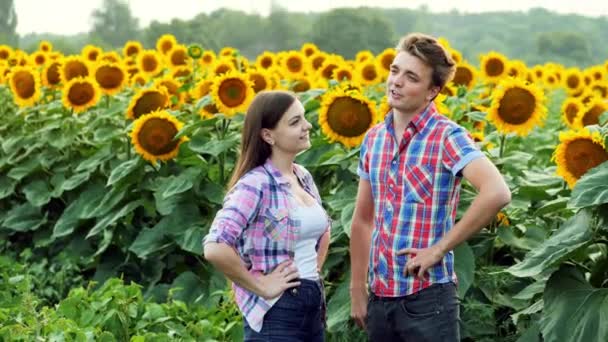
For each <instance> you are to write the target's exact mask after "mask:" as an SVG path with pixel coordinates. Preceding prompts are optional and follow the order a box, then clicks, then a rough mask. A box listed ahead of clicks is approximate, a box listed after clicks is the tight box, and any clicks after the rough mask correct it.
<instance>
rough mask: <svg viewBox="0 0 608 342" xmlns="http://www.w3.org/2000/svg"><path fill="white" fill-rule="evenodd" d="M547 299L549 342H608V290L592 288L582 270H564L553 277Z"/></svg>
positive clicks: (545, 324)
mask: <svg viewBox="0 0 608 342" xmlns="http://www.w3.org/2000/svg"><path fill="white" fill-rule="evenodd" d="M543 300H544V310H543V314H542V318H541V320H540V326H541V331H542V333H543V337H544V340H545V341H546V342H552V341H560V342H562V341H563V342H568V341H573V342H574V341H585V342H595V341H597V342H605V341H608V289H606V288H602V289H598V288H594V287H592V286H591V285H589V283H588V282H587V281H586V280H585V276H584V274H583V273H582V272H581V271H580V270H578V269H576V268H575V267H573V266H563V267H561V268H560V269H559V270H558V271H557V272H555V273H554V274H553V275H552V276H551V278H549V281H548V282H547V286H546V288H545V293H544V296H543Z"/></svg>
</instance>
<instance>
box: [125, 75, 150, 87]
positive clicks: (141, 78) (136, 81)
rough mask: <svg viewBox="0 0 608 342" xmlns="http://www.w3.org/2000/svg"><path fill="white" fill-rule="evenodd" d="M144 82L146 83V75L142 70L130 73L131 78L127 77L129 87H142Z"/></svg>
mask: <svg viewBox="0 0 608 342" xmlns="http://www.w3.org/2000/svg"><path fill="white" fill-rule="evenodd" d="M146 83H148V75H146V74H145V73H143V72H137V73H135V74H133V75H131V78H129V85H130V86H131V87H135V86H139V87H143V86H145V85H146Z"/></svg>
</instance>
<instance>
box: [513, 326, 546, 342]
mask: <svg viewBox="0 0 608 342" xmlns="http://www.w3.org/2000/svg"><path fill="white" fill-rule="evenodd" d="M516 342H541V338H540V327H539V326H538V322H536V321H535V322H533V323H532V325H531V326H530V327H528V329H527V330H526V331H525V332H524V333H523V334H521V336H520V337H519V339H518V340H517V341H516Z"/></svg>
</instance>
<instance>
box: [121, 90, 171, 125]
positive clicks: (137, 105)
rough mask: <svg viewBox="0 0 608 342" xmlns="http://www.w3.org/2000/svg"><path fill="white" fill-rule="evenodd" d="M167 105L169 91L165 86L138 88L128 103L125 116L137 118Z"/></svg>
mask: <svg viewBox="0 0 608 342" xmlns="http://www.w3.org/2000/svg"><path fill="white" fill-rule="evenodd" d="M168 106H169V93H168V92H167V89H166V88H165V87H160V88H158V87H156V88H148V89H142V90H140V91H139V92H138V93H137V94H135V96H133V98H132V99H131V103H129V108H128V109H127V115H126V116H127V118H129V119H137V118H139V117H140V116H142V115H144V114H148V113H150V112H153V111H155V110H161V109H165V108H167V107H168Z"/></svg>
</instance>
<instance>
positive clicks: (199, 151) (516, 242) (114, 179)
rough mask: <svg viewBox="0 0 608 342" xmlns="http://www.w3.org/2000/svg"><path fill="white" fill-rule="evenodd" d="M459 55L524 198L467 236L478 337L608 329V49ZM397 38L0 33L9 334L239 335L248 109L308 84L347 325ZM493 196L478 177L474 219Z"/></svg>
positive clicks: (310, 158)
mask: <svg viewBox="0 0 608 342" xmlns="http://www.w3.org/2000/svg"><path fill="white" fill-rule="evenodd" d="M441 43H442V44H443V45H444V46H445V48H446V49H448V51H450V53H451V54H452V56H453V58H454V59H455V60H456V61H457V63H458V67H457V71H456V74H455V77H454V79H453V81H452V82H451V83H450V84H449V85H448V86H446V87H445V89H444V90H443V91H442V93H441V94H440V96H438V97H437V98H436V99H435V103H436V105H437V106H438V107H439V110H440V112H441V113H443V114H444V115H447V116H448V117H449V118H450V119H451V120H453V121H456V122H458V123H459V124H460V125H462V126H464V127H466V128H467V129H468V130H469V131H470V133H471V136H472V137H473V138H474V139H475V141H476V142H477V143H478V144H479V147H480V149H481V150H482V151H483V152H484V153H485V154H486V155H487V156H488V158H490V159H491V160H492V161H493V163H494V164H495V165H496V166H497V167H498V168H499V169H500V171H501V173H502V174H503V175H504V177H505V179H506V181H507V183H508V184H509V186H510V188H511V191H512V193H513V200H512V203H511V204H510V205H509V206H508V207H506V208H505V209H504V210H503V211H501V212H500V213H499V214H498V216H497V217H496V219H495V220H494V221H493V222H492V223H491V224H489V225H488V226H487V227H485V228H484V229H483V230H482V231H481V232H480V233H479V234H477V235H476V236H475V237H474V238H472V239H471V240H470V241H468V243H466V244H463V245H461V246H460V247H458V249H457V250H456V271H457V274H458V278H459V289H458V291H459V297H460V300H461V328H462V329H461V331H462V338H463V340H465V341H585V342H587V341H598V342H599V341H606V340H608V162H607V161H608V124H607V122H608V113H607V111H608V61H607V62H606V63H605V64H603V65H596V66H592V67H588V68H585V69H580V68H574V67H566V66H564V65H560V64H557V63H552V62H547V63H545V64H543V65H534V66H528V65H526V64H525V63H524V62H522V61H520V60H516V59H509V58H507V57H506V56H504V55H501V54H499V53H497V52H493V51H489V52H487V53H486V54H484V55H482V56H480V59H479V60H478V61H466V60H464V59H463V58H462V55H461V53H460V52H459V51H458V50H457V49H456V48H455V47H453V46H451V45H450V43H449V42H448V41H446V40H444V39H441ZM394 56H395V50H394V49H392V48H390V47H388V48H387V49H386V50H384V51H383V52H382V53H380V54H377V55H374V54H373V53H371V52H370V51H361V52H359V53H358V54H357V55H356V58H355V59H354V60H347V59H345V58H344V57H342V56H339V55H335V54H331V53H328V52H325V51H321V50H320V49H319V48H318V47H317V46H315V45H314V44H311V43H307V44H304V45H302V47H301V49H300V50H297V51H296V50H293V51H280V52H269V51H266V52H264V53H262V54H260V55H259V56H257V58H255V59H248V58H246V57H245V56H242V55H241V54H240V53H239V51H238V50H237V49H236V48H233V47H225V48H223V49H221V50H220V51H217V52H216V51H212V50H206V49H204V48H203V47H201V46H198V45H195V44H194V45H185V44H183V43H180V42H178V41H177V40H176V39H175V37H174V36H172V35H170V34H166V35H163V36H161V37H160V38H159V39H158V41H157V44H156V46H155V47H151V48H150V49H146V48H144V47H143V46H142V44H141V43H140V42H137V41H130V42H127V43H126V44H125V46H124V48H123V49H122V51H103V50H102V49H101V48H99V47H97V46H93V45H88V46H86V47H84V48H83V49H82V53H81V54H80V55H69V56H66V55H63V54H62V53H61V51H56V50H54V49H53V46H52V45H51V44H50V43H49V42H47V41H42V42H40V44H39V49H38V50H37V51H35V52H33V53H31V54H27V53H25V52H23V51H21V50H18V49H14V48H12V47H10V46H6V45H0V115H1V116H2V120H1V121H0V175H1V177H0V234H1V237H2V238H1V239H0V251H1V254H2V256H1V257H0V339H2V340H4V341H97V340H99V341H137V342H140V341H233V340H239V339H242V322H241V318H240V316H239V313H238V311H237V309H236V306H235V305H234V302H233V300H232V297H231V292H230V289H229V285H228V284H227V282H226V280H225V278H224V276H223V275H222V274H220V273H219V272H217V271H216V270H215V269H214V268H213V267H211V265H210V264H209V263H207V262H206V261H205V260H204V259H203V258H202V243H201V242H202V238H203V236H204V235H205V234H206V233H207V230H208V229H209V225H210V223H211V220H212V219H213V217H214V215H215V212H216V211H217V210H218V209H219V208H220V206H221V204H222V200H223V195H224V193H225V186H226V183H227V181H228V179H229V177H230V175H231V172H232V169H233V167H234V164H235V161H236V157H237V151H238V145H239V142H240V132H241V128H242V125H243V118H244V113H245V112H246V109H247V107H248V105H249V103H250V102H251V100H252V98H253V97H254V95H255V93H257V92H259V91H262V90H265V89H288V90H291V91H293V92H295V93H296V94H297V95H298V97H299V98H300V100H301V101H302V103H303V104H304V107H305V109H306V115H307V117H308V119H309V121H310V122H311V123H312V124H313V129H312V131H311V134H310V137H311V143H312V147H311V148H310V149H309V150H307V151H306V152H304V153H302V154H301V155H299V156H298V158H297V162H298V163H300V164H302V165H304V166H305V167H306V168H308V169H309V170H310V171H311V172H312V173H313V176H314V179H315V181H316V182H317V186H318V187H319V189H320V191H321V195H322V198H323V200H324V205H325V207H326V209H327V210H328V211H329V213H330V214H331V216H332V218H333V226H332V233H331V246H330V250H329V255H328V258H327V262H326V263H325V265H324V269H323V271H322V272H323V275H324V278H325V284H326V292H327V300H328V321H327V330H326V331H327V339H328V340H329V341H359V340H361V341H363V340H365V336H364V334H363V333H362V332H361V331H360V330H358V329H357V328H356V327H355V326H354V324H353V323H352V322H351V321H350V317H349V316H350V301H349V300H350V296H349V277H350V271H349V270H350V266H349V251H348V243H349V236H350V222H351V217H352V214H353V210H354V198H355V197H356V191H357V183H358V176H357V174H356V168H357V163H358V156H359V145H360V143H361V141H362V139H363V136H364V134H365V133H366V132H367V130H368V129H369V128H371V127H372V126H373V125H375V124H377V123H378V122H381V120H383V118H384V116H385V114H386V113H387V112H388V111H389V110H390V108H389V107H388V105H387V103H386V99H385V85H384V81H385V80H386V77H387V75H388V70H389V65H390V63H391V62H392V60H393V58H394ZM474 196H475V190H474V188H473V187H472V186H471V185H470V184H468V183H466V182H465V183H464V184H463V188H462V192H461V202H460V205H459V208H458V215H459V216H460V215H462V213H463V212H464V210H466V208H468V205H469V204H470V203H471V201H472V199H473V198H474Z"/></svg>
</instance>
